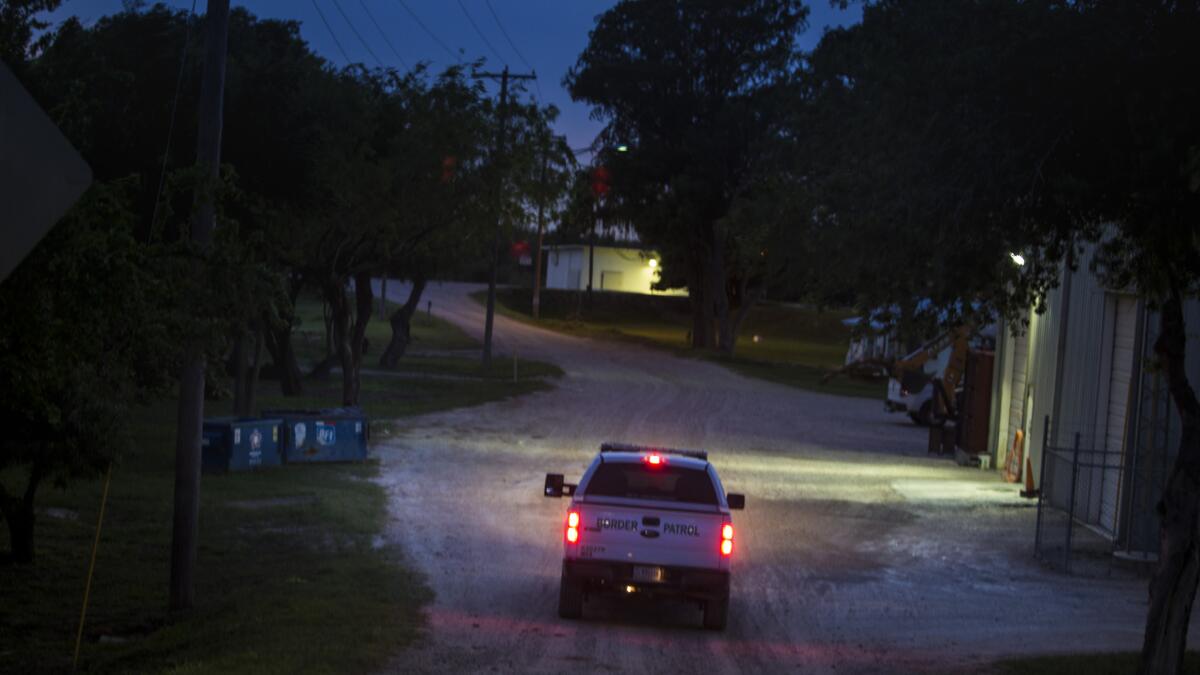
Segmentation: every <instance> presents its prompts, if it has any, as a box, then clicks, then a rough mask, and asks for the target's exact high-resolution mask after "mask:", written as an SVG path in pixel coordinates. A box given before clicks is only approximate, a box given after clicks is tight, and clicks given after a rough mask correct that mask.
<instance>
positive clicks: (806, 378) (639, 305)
mask: <svg viewBox="0 0 1200 675" xmlns="http://www.w3.org/2000/svg"><path fill="white" fill-rule="evenodd" d="M572 295H574V294H568V293H566V292H562V291H559V292H558V293H553V292H552V293H551V296H552V299H551V301H550V302H546V301H545V300H543V305H542V312H541V318H540V319H538V320H537V321H534V319H533V317H532V316H531V314H530V310H529V307H530V300H529V296H530V291H529V290H528V289H510V290H507V291H502V292H499V293H498V294H497V304H496V306H497V311H499V312H500V313H502V314H503V315H505V316H508V317H510V318H513V319H516V320H518V321H523V322H526V323H531V324H534V325H538V326H541V327H543V328H548V329H550V330H555V331H559V332H562V333H567V334H570V335H578V336H581V337H591V338H600V339H615V340H628V341H632V342H636V343H639V344H643V345H647V346H650V347H655V348H660V349H668V350H671V351H672V352H674V353H675V354H677V355H680V356H689V357H697V358H705V359H709V360H712V361H715V362H717V363H721V364H722V365H725V366H727V367H729V368H730V369H732V370H734V371H736V372H739V373H741V374H743V375H747V376H750V377H756V378H760V379H764V380H768V381H771V382H777V383H780V384H786V385H789V386H794V387H798V388H801V389H809V390H812V391H819V392H823V393H832V394H841V395H845V396H859V397H863V398H873V399H879V400H882V399H883V398H884V395H885V383H884V382H882V381H863V380H856V379H849V378H846V377H834V378H831V379H829V381H828V382H822V381H821V380H822V378H823V377H824V376H825V375H827V374H828V373H830V372H832V371H834V370H837V369H838V368H840V367H841V366H842V364H843V362H844V359H845V355H846V349H847V347H848V346H849V340H850V330H849V329H848V328H846V327H845V326H844V325H842V323H841V322H842V319H844V318H846V317H847V316H850V313H849V312H846V311H817V310H813V309H807V308H801V307H797V306H792V305H782V304H772V303H760V304H759V305H757V306H755V307H754V308H752V309H751V310H750V313H749V315H748V316H747V317H746V321H745V324H744V326H743V328H742V331H741V335H740V337H739V339H738V342H737V351H736V354H735V356H733V357H732V358H729V357H724V356H721V355H719V354H716V353H712V352H696V351H694V350H692V349H690V345H689V342H688V336H689V331H690V329H691V317H690V315H689V314H688V313H687V304H686V302H687V301H686V299H684V298H664V297H662V296H638V295H633V294H606V295H609V296H623V297H610V298H606V299H605V300H606V301H604V302H597V303H595V304H594V305H593V307H592V308H590V309H589V308H588V307H587V306H586V302H584V301H583V300H582V298H581V297H580V298H577V299H576V300H574V301H572V300H571V298H570V297H569V296H572ZM580 295H581V294H580ZM472 297H474V298H475V299H476V300H477V301H480V302H483V301H484V300H485V296H484V294H483V293H482V292H479V293H475V294H474V295H473V296H472ZM598 297H599V296H598ZM756 338H757V339H756Z"/></svg>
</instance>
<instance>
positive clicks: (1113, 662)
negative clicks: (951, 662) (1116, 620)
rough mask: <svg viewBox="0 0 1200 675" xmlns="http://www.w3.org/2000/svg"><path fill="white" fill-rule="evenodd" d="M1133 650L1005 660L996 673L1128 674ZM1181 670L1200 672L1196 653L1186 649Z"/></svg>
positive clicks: (1134, 659)
mask: <svg viewBox="0 0 1200 675" xmlns="http://www.w3.org/2000/svg"><path fill="white" fill-rule="evenodd" d="M1139 657H1140V654H1138V653H1136V652H1118V653H1111V654H1066V655H1060V656H1032V657H1027V658H1021V659H1009V660H1005V661H1001V662H999V663H997V664H996V667H995V669H994V672H995V673H996V674H997V675H1129V673H1135V672H1137V667H1138V658H1139ZM1183 672H1185V673H1193V674H1195V673H1200V652H1193V651H1189V652H1188V653H1187V654H1186V655H1185V656H1184V659H1183Z"/></svg>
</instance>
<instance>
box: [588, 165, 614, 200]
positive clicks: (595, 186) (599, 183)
mask: <svg viewBox="0 0 1200 675" xmlns="http://www.w3.org/2000/svg"><path fill="white" fill-rule="evenodd" d="M611 183H612V176H611V174H609V172H608V169H607V168H605V167H603V166H598V167H596V168H594V169H592V194H593V195H595V196H597V197H602V196H604V195H606V194H608V190H609V187H610V185H611Z"/></svg>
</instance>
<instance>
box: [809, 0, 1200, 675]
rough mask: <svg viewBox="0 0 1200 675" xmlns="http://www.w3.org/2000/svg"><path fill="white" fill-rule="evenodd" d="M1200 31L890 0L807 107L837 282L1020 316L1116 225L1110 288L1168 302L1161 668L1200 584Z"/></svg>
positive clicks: (1108, 5)
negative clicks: (1191, 366) (1175, 423)
mask: <svg viewBox="0 0 1200 675" xmlns="http://www.w3.org/2000/svg"><path fill="white" fill-rule="evenodd" d="M1197 34H1200V8H1198V7H1197V3H1195V2H1183V3H1151V2H1146V3H1127V2H1118V1H1115V0H1091V1H1088V2H1067V1H1066V0H1062V1H1058V0H1040V1H1037V2H1028V1H1026V2H1018V1H1016V0H974V1H972V2H963V3H942V2H936V1H934V0H925V1H910V2H894V1H887V2H879V3H873V4H871V5H868V6H867V7H866V8H865V10H864V15H863V22H862V24H861V25H860V26H857V27H854V28H850V29H844V30H837V31H832V32H831V33H830V34H828V35H827V36H826V38H825V39H824V40H822V43H821V45H820V46H819V48H818V49H817V51H816V53H815V54H814V55H813V57H812V60H811V63H812V68H811V70H810V72H809V76H810V77H809V80H808V90H807V91H806V97H807V104H806V112H805V115H804V119H805V120H806V124H807V125H808V126H807V129H808V130H809V131H810V133H809V136H808V137H809V138H810V139H814V141H817V140H819V141H820V142H813V143H812V144H810V146H809V148H810V152H809V153H808V156H809V157H810V158H811V161H810V162H808V163H807V169H806V171H804V172H802V173H801V174H799V175H800V177H801V178H802V180H801V181H799V183H800V184H801V187H802V188H803V189H805V190H806V191H807V192H808V194H809V195H811V197H812V202H811V204H810V206H811V213H812V214H813V223H814V225H813V227H812V233H813V235H814V236H816V237H820V238H821V239H822V241H823V242H825V245H826V246H829V249H828V250H829V251H830V255H829V262H830V265H829V268H828V271H829V275H828V277H827V278H828V279H830V280H833V281H835V282H837V283H842V284H850V285H852V287H853V288H854V289H855V290H856V291H857V292H858V294H859V297H860V298H861V299H863V301H864V302H867V303H872V304H874V305H875V306H879V305H886V304H887V303H889V302H891V301H895V300H900V299H904V298H908V299H910V300H911V298H913V297H929V298H931V299H932V300H933V302H934V304H935V305H937V306H939V307H943V308H946V309H947V310H948V312H949V314H948V316H949V320H952V321H953V320H960V319H963V318H967V319H970V318H972V315H975V318H977V319H982V318H986V317H987V316H994V315H996V314H1000V315H1003V316H1005V317H1007V318H1009V319H1013V320H1020V318H1021V315H1022V313H1023V312H1024V311H1025V310H1026V309H1027V308H1028V307H1029V306H1030V305H1031V304H1034V305H1037V304H1038V303H1040V302H1041V300H1042V298H1044V296H1045V293H1046V291H1047V290H1048V289H1049V288H1051V287H1052V286H1053V285H1054V284H1055V283H1057V279H1056V274H1057V270H1058V269H1059V265H1060V264H1062V263H1063V262H1065V263H1066V264H1073V253H1072V252H1073V250H1074V249H1075V247H1076V245H1077V244H1078V243H1079V242H1081V241H1084V240H1094V241H1100V242H1101V252H1102V255H1101V256H1100V264H1099V266H1098V268H1097V271H1098V272H1099V273H1100V274H1102V275H1103V276H1104V277H1105V279H1106V281H1107V283H1108V284H1109V285H1111V286H1113V287H1116V288H1134V289H1136V290H1137V291H1138V292H1139V293H1140V294H1142V295H1143V296H1144V297H1145V298H1147V299H1148V300H1149V301H1150V302H1151V303H1152V304H1154V305H1155V306H1156V307H1157V308H1158V311H1159V316H1160V338H1159V339H1158V342H1157V343H1156V344H1155V345H1154V348H1155V354H1156V357H1157V360H1158V366H1159V368H1161V370H1162V372H1163V373H1164V374H1165V376H1166V378H1167V381H1168V385H1169V390H1170V393H1171V398H1172V400H1173V401H1174V404H1175V407H1176V410H1177V412H1178V414H1179V417H1180V420H1181V422H1182V434H1181V440H1180V447H1179V450H1178V455H1177V458H1176V462H1175V465H1174V467H1173V469H1172V471H1171V475H1170V477H1169V479H1168V482H1167V486H1166V489H1165V493H1164V495H1163V499H1162V503H1161V510H1162V534H1161V552H1160V562H1159V565H1158V568H1157V569H1156V571H1155V574H1154V577H1153V579H1152V580H1151V583H1150V608H1149V612H1148V617H1147V623H1146V635H1145V643H1144V648H1143V654H1142V664H1141V672H1144V673H1168V672H1179V670H1180V668H1181V665H1182V658H1183V654H1184V648H1185V642H1186V636H1187V628H1188V621H1189V618H1190V615H1191V608H1192V603H1193V601H1194V598H1195V592H1196V587H1197V580H1198V579H1200V530H1198V528H1200V404H1198V403H1197V399H1196V395H1195V392H1194V389H1193V387H1192V384H1191V383H1190V382H1189V381H1188V378H1187V374H1186V371H1185V370H1184V367H1183V364H1184V360H1185V358H1186V354H1185V351H1186V344H1187V339H1186V337H1187V336H1186V326H1185V325H1184V315H1183V311H1182V306H1183V303H1184V302H1185V301H1186V300H1187V299H1189V298H1195V297H1196V296H1197V294H1198V292H1200V236H1198V234H1197V233H1198V232H1200V228H1198V227H1197V222H1198V220H1200V159H1198V158H1200V129H1197V127H1196V125H1195V124H1194V120H1195V119H1196V117H1197V115H1200V82H1198V81H1197V79H1196V78H1195V75H1194V74H1195V72H1196V71H1197V69H1198V68H1200V42H1198V41H1197V40H1195V36H1196V35H1197ZM1107 233H1112V234H1111V236H1107ZM1010 251H1020V252H1022V253H1023V254H1025V257H1026V261H1027V262H1026V264H1025V265H1024V266H1023V267H1021V268H1017V267H1015V266H1013V265H1010V264H1008V261H1007V257H1008V253H1009V252H1010Z"/></svg>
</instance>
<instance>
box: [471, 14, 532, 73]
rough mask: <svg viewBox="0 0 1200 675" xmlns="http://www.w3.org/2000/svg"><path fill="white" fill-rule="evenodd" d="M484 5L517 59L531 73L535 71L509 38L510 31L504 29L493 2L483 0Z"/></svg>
mask: <svg viewBox="0 0 1200 675" xmlns="http://www.w3.org/2000/svg"><path fill="white" fill-rule="evenodd" d="M483 4H484V5H486V6H487V8H488V11H489V12H491V14H492V18H493V19H495V20H496V27H497V28H499V29H500V34H501V35H503V36H504V39H505V40H506V41H507V42H508V46H509V47H512V50H513V53H515V54H516V55H517V58H518V59H520V60H521V63H522V64H523V65H524V66H525V67H526V68H528V69H529V70H530V71H532V70H534V67H533V66H531V65H529V61H526V60H525V55H523V54H522V53H521V50H520V49H517V45H516V43H514V42H513V39H512V38H511V37H509V35H508V31H507V30H505V29H504V24H503V23H501V21H500V17H499V16H498V15H497V14H496V10H495V9H494V8H493V7H492V0H483Z"/></svg>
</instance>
